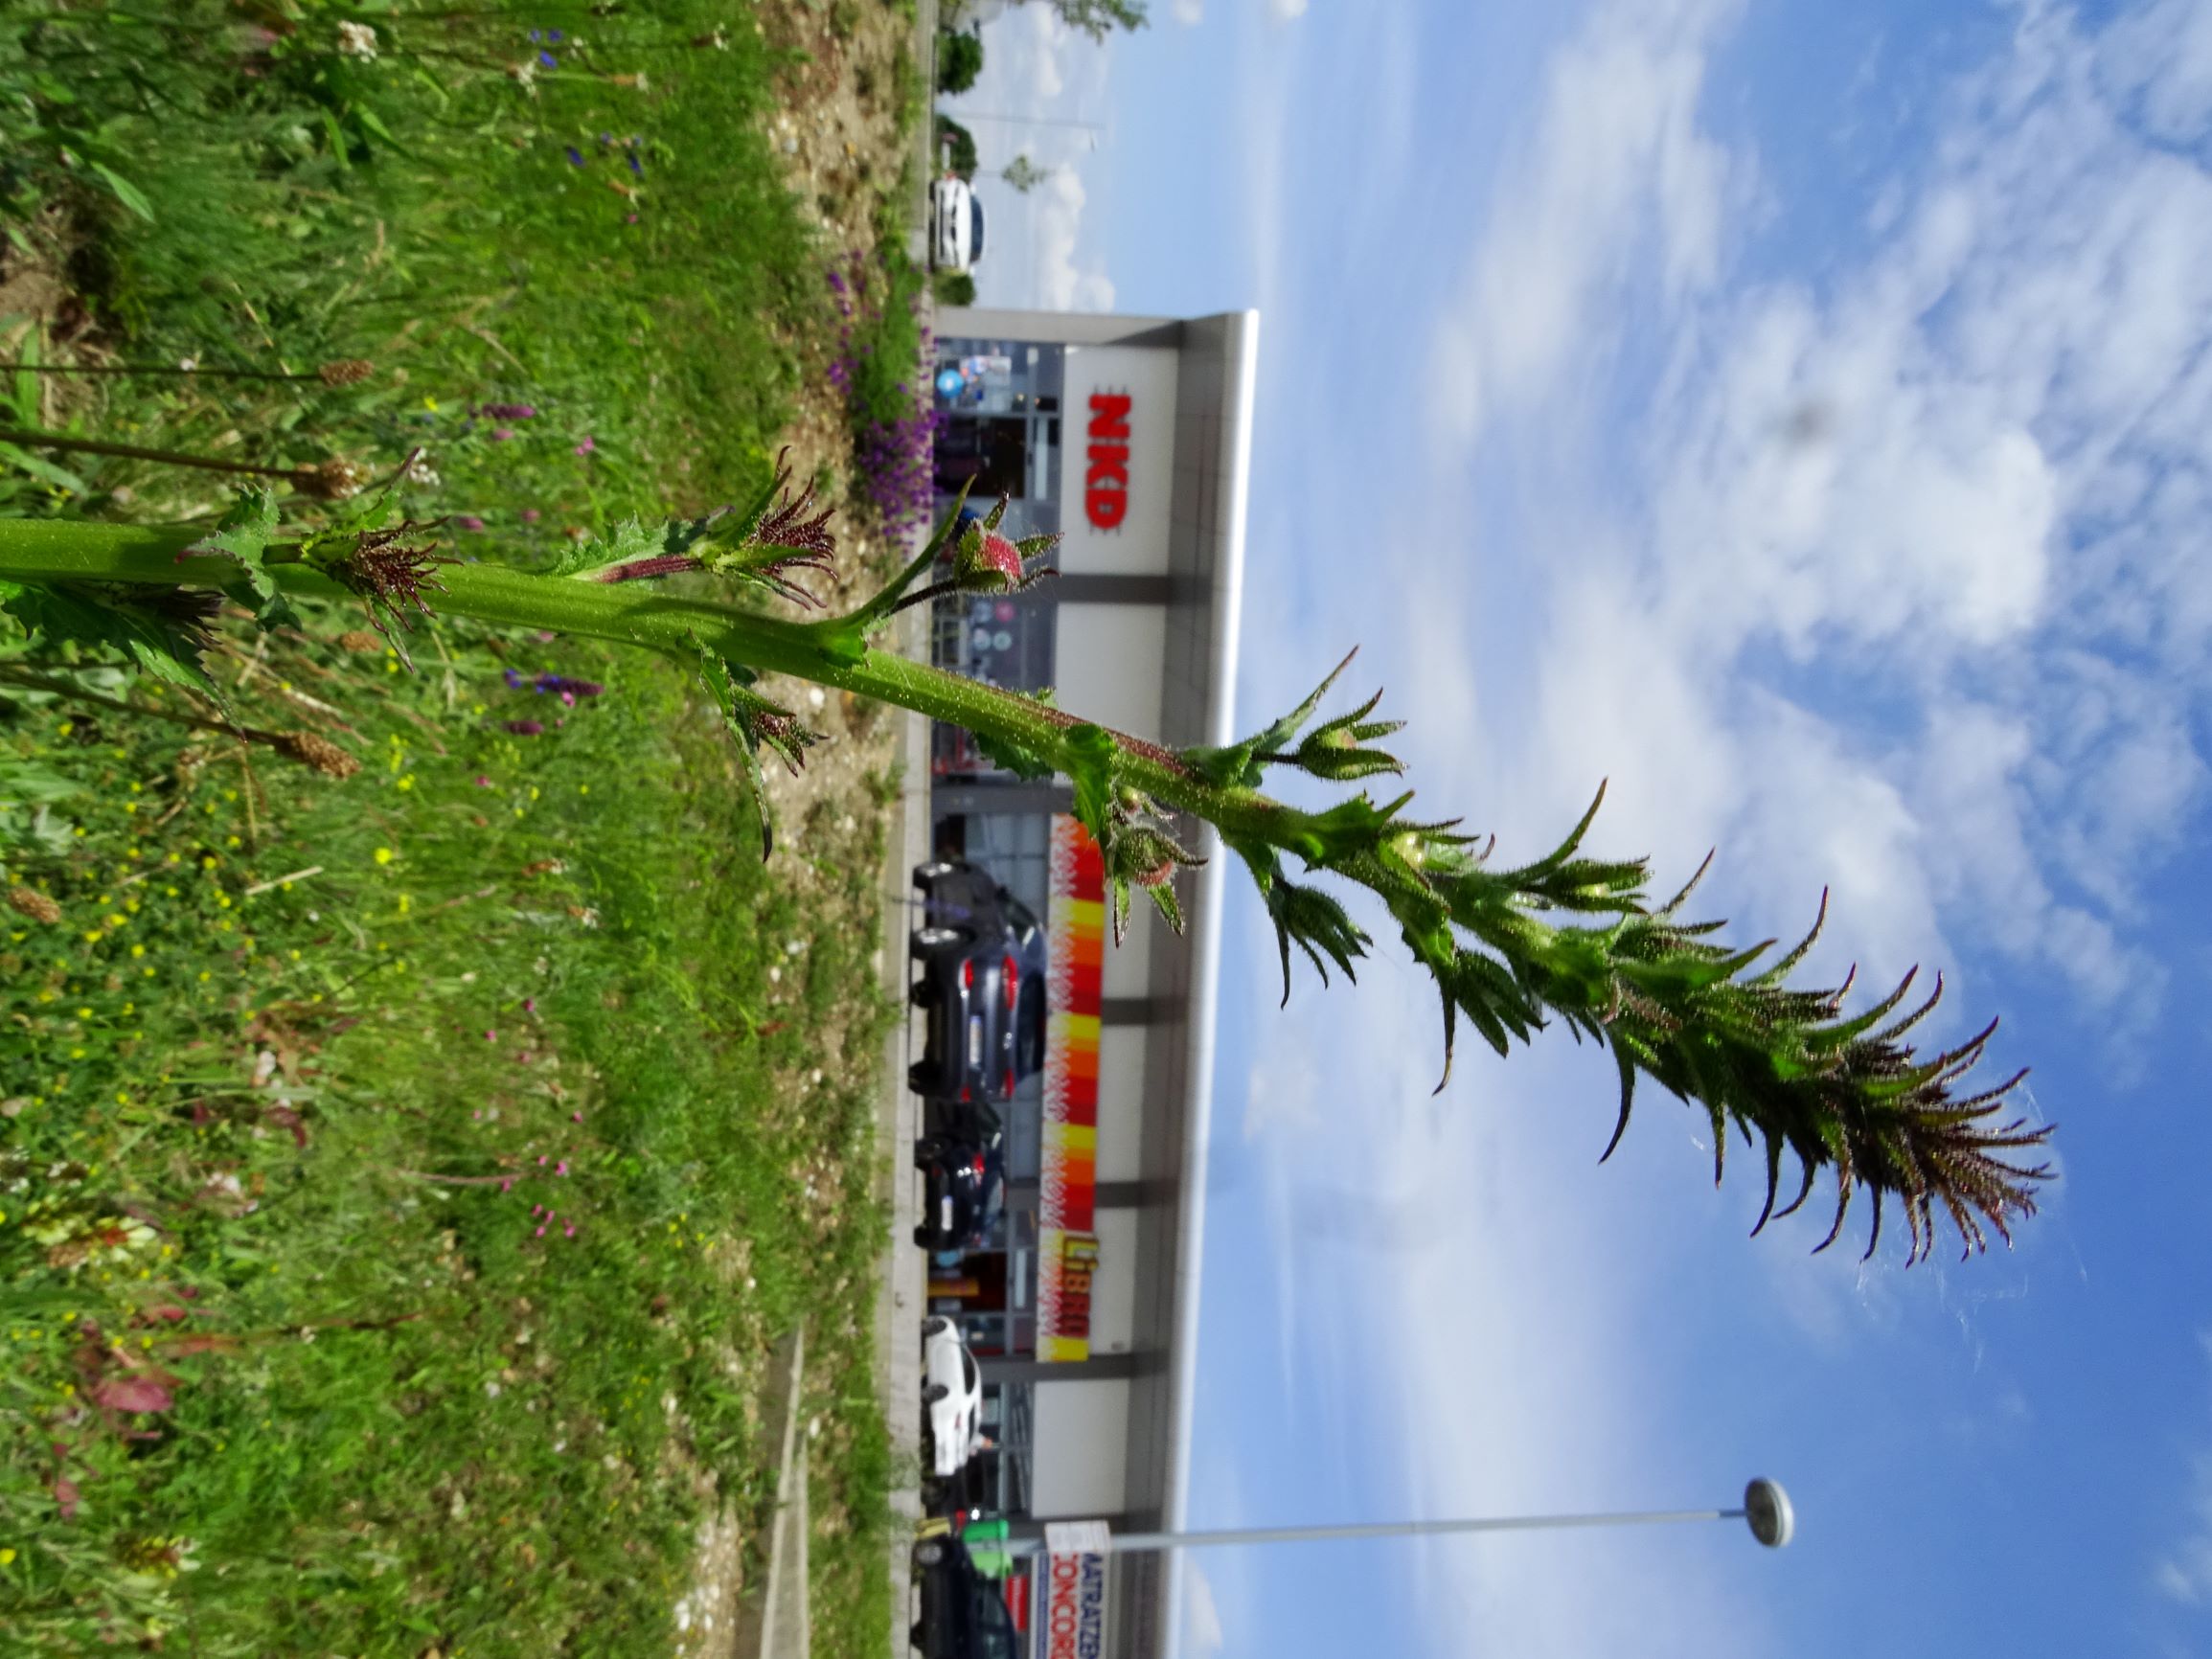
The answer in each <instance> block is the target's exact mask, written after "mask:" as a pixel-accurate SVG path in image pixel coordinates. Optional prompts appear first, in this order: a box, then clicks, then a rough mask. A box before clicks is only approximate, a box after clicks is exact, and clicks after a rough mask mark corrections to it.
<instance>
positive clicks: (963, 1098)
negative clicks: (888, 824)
mask: <svg viewBox="0 0 2212 1659" xmlns="http://www.w3.org/2000/svg"><path fill="white" fill-rule="evenodd" d="M914 885H915V886H916V887H917V888H919V889H920V890H921V893H922V916H921V920H920V924H919V925H918V926H917V927H916V928H915V929H914V933H913V938H912V942H911V945H910V948H911V950H912V953H913V957H914V962H915V964H916V966H918V967H919V968H920V969H921V971H920V973H918V974H917V975H916V977H915V979H914V982H913V985H912V987H911V989H910V993H909V994H910V995H911V996H912V998H913V1001H914V1003H915V1005H916V1006H917V1007H920V1008H924V1009H926V1010H927V1011H928V1012H929V1018H928V1021H927V1031H928V1035H927V1037H926V1038H925V1039H924V1046H923V1055H922V1058H920V1059H919V1060H916V1061H915V1062H914V1064H913V1065H912V1066H911V1067H910V1068H908V1071H907V1074H906V1081H907V1084H908V1086H909V1087H911V1088H912V1089H913V1090H914V1092H915V1093H916V1094H918V1095H922V1096H924V1097H926V1098H928V1099H931V1100H938V1101H946V1102H954V1103H958V1104H968V1103H972V1102H1003V1101H1008V1100H1011V1099H1013V1098H1014V1091H1015V1085H1016V1084H1017V1083H1019V1082H1020V1081H1021V1079H1024V1078H1027V1077H1032V1076H1034V1075H1035V1074H1036V1073H1037V1072H1038V1070H1039V1069H1040V1068H1041V1067H1042V1066H1043V1064H1044V1000H1045V998H1044V989H1045V987H1044V980H1045V969H1046V966H1047V963H1046V956H1045V937H1044V928H1043V925H1042V924H1041V923H1040V922H1038V920H1037V918H1036V917H1035V916H1034V915H1032V914H1031V913H1030V911H1029V909H1028V907H1027V906H1025V905H1024V904H1022V902H1021V901H1020V900H1019V899H1017V898H1015V897H1014V896H1013V895H1012V894H1010V893H1008V892H1007V890H1006V889H1005V888H1003V887H1001V886H1000V885H999V884H998V882H997V880H996V878H994V877H993V876H992V874H991V873H990V872H989V871H987V870H985V869H983V868H982V867H981V866H980V865H975V864H970V863H969V862H968V860H966V859H965V858H940V859H934V860H932V861H931V862H929V863H927V864H921V865H917V866H916V867H915V870H914Z"/></svg>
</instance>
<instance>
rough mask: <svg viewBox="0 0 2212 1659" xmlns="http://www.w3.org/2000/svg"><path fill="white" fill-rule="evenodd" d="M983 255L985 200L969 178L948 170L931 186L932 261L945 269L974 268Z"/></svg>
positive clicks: (930, 228)
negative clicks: (983, 202)
mask: <svg viewBox="0 0 2212 1659" xmlns="http://www.w3.org/2000/svg"><path fill="white" fill-rule="evenodd" d="M982 258H983V204H982V203H981V202H979V201H977V200H976V199H975V191H974V189H973V187H972V186H970V185H969V182H968V181H967V180H966V179H964V178H961V177H959V176H958V175H957V174H954V173H946V175H945V176H944V177H943V178H940V179H936V180H934V181H932V182H931V184H930V186H929V262H930V263H931V264H932V265H933V266H935V267H936V268H937V269H938V270H941V271H971V270H973V269H974V268H975V264H976V261H979V260H981V259H982Z"/></svg>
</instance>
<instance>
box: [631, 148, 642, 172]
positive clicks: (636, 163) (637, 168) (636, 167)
mask: <svg viewBox="0 0 2212 1659" xmlns="http://www.w3.org/2000/svg"><path fill="white" fill-rule="evenodd" d="M629 170H630V171H632V172H634V173H635V174H637V176H638V177H640V178H643V177H645V163H644V162H642V161H640V160H638V158H637V152H636V151H635V150H632V151H631V152H630V155H629Z"/></svg>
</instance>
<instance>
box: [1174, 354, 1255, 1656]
mask: <svg viewBox="0 0 2212 1659" xmlns="http://www.w3.org/2000/svg"><path fill="white" fill-rule="evenodd" d="M1223 320H1224V321H1225V322H1226V323H1227V324H1228V326H1229V327H1228V339H1227V342H1226V350H1225V352H1224V355H1225V357H1226V359H1227V361H1226V363H1225V365H1224V368H1225V371H1226V373H1225V375H1224V378H1230V377H1233V379H1232V383H1233V384H1234V386H1235V387H1236V392H1235V395H1234V396H1233V397H1231V398H1226V399H1224V409H1223V415H1222V423H1223V426H1224V427H1225V428H1226V430H1224V431H1223V432H1222V434H1221V437H1222V447H1223V448H1224V449H1225V450H1226V451H1227V452H1228V454H1229V456H1230V458H1231V459H1230V464H1229V500H1228V504H1227V511H1226V514H1225V515H1224V520H1223V522H1224V524H1225V527H1226V534H1224V535H1223V536H1222V538H1221V539H1222V546H1221V557H1220V564H1219V565H1218V566H1217V568H1216V570H1215V573H1214V581H1215V591H1216V592H1217V593H1219V594H1220V595H1221V596H1222V597H1223V600H1224V601H1225V602H1223V603H1221V604H1220V606H1219V607H1218V609H1217V611H1216V613H1215V614H1216V616H1217V618H1218V619H1219V620H1218V623H1217V626H1216V632H1215V636H1214V642H1213V645H1214V650H1213V655H1214V663H1213V675H1212V685H1211V687H1210V691H1209V707H1208V709H1207V711H1206V726H1207V732H1208V737H1207V741H1208V742H1210V743H1216V744H1220V743H1230V742H1234V741H1235V740H1236V731H1235V721H1236V703H1237V655H1238V649H1239V646H1240V642H1241V635H1242V632H1243V584H1244V531H1245V526H1246V522H1247V519H1248V517H1249V510H1250V496H1251V478H1252V415H1253V409H1254V405H1255V401H1256V396H1257V391H1256V389H1257V385H1258V371H1259V360H1260V313H1259V312H1258V311H1256V310H1244V311H1237V312H1231V313H1229V314H1228V315H1227V316H1226V317H1225V318H1224V319H1223ZM1198 887H1199V891H1200V896H1201V902H1200V903H1198V904H1197V905H1195V906H1193V909H1194V910H1195V911H1196V912H1197V914H1196V916H1195V917H1194V919H1193V931H1194V933H1195V934H1196V935H1197V937H1196V938H1194V939H1193V940H1192V941H1191V949H1192V951H1193V953H1194V967H1195V970H1196V971H1195V972H1194V974H1193V976H1192V986H1191V1020H1190V1027H1189V1029H1190V1032H1191V1055H1190V1059H1189V1062H1188V1066H1187V1069H1186V1071H1185V1077H1186V1079H1188V1080H1187V1082H1186V1085H1185V1086H1186V1087H1187V1088H1188V1090H1189V1096H1188V1098H1187V1099H1186V1100H1185V1102H1184V1106H1183V1156H1182V1184H1183V1202H1182V1208H1181V1213H1180V1215H1179V1216H1178V1219H1177V1227H1176V1239H1175V1336H1174V1351H1173V1352H1174V1374H1173V1375H1174V1381H1173V1388H1172V1390H1171V1395H1170V1398H1171V1400H1172V1402H1173V1403H1172V1410H1173V1412H1174V1434H1173V1440H1172V1445H1173V1448H1174V1449H1173V1451H1172V1452H1171V1454H1170V1455H1171V1460H1172V1461H1171V1466H1170V1468H1169V1471H1168V1482H1167V1505H1166V1517H1165V1518H1166V1521H1167V1527H1168V1530H1169V1531H1170V1532H1178V1531H1180V1530H1181V1529H1182V1528H1183V1526H1184V1525H1185V1521H1186V1515H1187V1511H1188V1510H1189V1507H1190V1486H1191V1414H1192V1407H1193V1405H1194V1403H1195V1401H1196V1398H1197V1372H1198V1288H1199V1280H1200V1260H1199V1258H1200V1253H1201V1246H1202V1244H1203V1240H1204V1237H1205V1220H1206V1139H1207V1131H1208V1128H1209V1126H1210V1124H1211V1119H1212V1108H1213V1092H1214V1021H1215V1018H1216V1015H1217V1012H1218V1008H1217V1004H1218V1002H1219V998H1220V962H1221V930H1222V910H1223V900H1224V899H1225V898H1226V896H1227V888H1228V860H1227V859H1226V858H1225V857H1222V856H1220V855H1219V853H1217V855H1216V856H1215V857H1214V858H1212V859H1210V860H1208V861H1207V863H1206V864H1204V865H1203V866H1202V867H1201V868H1200V869H1199V871H1198ZM1165 1565H1166V1568H1167V1571H1166V1572H1165V1573H1164V1574H1163V1575H1162V1584H1161V1598H1162V1606H1161V1609H1160V1612H1161V1619H1160V1654H1161V1659H1174V1656H1175V1654H1176V1651H1177V1649H1178V1648H1179V1647H1180V1646H1181V1641H1182V1617H1183V1558H1182V1553H1181V1552H1180V1551H1170V1552H1169V1554H1168V1556H1167V1559H1166V1562H1165Z"/></svg>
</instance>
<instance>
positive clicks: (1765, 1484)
mask: <svg viewBox="0 0 2212 1659" xmlns="http://www.w3.org/2000/svg"><path fill="white" fill-rule="evenodd" d="M1676 1521H1742V1522H1744V1523H1745V1525H1746V1526H1747V1527H1749V1528H1750V1530H1751V1535H1752V1536H1753V1537H1754V1538H1756V1539H1758V1540H1759V1542H1760V1543H1762V1544H1764V1545H1766V1546H1767V1548H1768V1549H1770V1550H1779V1549H1780V1548H1781V1547H1782V1546H1783V1545H1785V1544H1787V1543H1788V1542H1789V1541H1790V1538H1791V1536H1792V1535H1794V1534H1795V1533H1796V1530H1797V1524H1796V1517H1795V1515H1794V1514H1793V1512H1792V1511H1791V1510H1790V1494H1789V1493H1788V1492H1785V1491H1784V1490H1783V1489H1782V1488H1781V1485H1780V1484H1779V1483H1778V1482H1775V1481H1770V1480H1764V1479H1762V1480H1755V1481H1753V1482H1752V1483H1751V1484H1750V1485H1749V1486H1747V1487H1745V1489H1744V1502H1743V1504H1742V1506H1741V1507H1740V1508H1737V1509H1733V1510H1642V1511H1630V1512H1628V1513H1624V1514H1611V1515H1512V1516H1491V1517H1484V1518H1481V1519H1475V1520H1450V1521H1376V1522H1367V1523H1361V1524H1356V1525H1351V1526H1335V1527H1245V1528H1237V1529H1228V1530H1223V1531H1218V1532H1201V1533H1118V1534H1111V1535H1110V1536H1109V1535H1108V1534H1106V1529H1105V1528H1104V1527H1103V1526H1099V1527H1097V1530H1096V1532H1095V1533H1093V1534H1090V1535H1089V1536H1088V1537H1087V1538H1085V1540H1084V1541H1083V1544H1081V1545H1079V1546H1078V1547H1079V1548H1082V1549H1084V1550H1087V1551H1089V1552H1091V1553H1097V1554H1105V1553H1111V1554H1113V1555H1117V1556H1118V1555H1126V1554H1130V1553H1134V1552H1138V1551H1158V1550H1187V1549H1197V1548H1202V1547H1205V1546H1208V1545H1215V1544H1297V1543H1318V1542H1321V1541H1323V1540H1327V1539H1338V1538H1423V1537H1439V1536H1444V1535H1448V1534H1458V1533H1515V1532H1531V1533H1533V1532H1559V1531H1564V1530H1566V1529H1569V1528H1580V1527H1635V1526H1655V1525H1663V1524H1666V1523H1670V1522H1676ZM1094 1524H1095V1523H1094ZM1002 1547H1003V1549H1004V1550H1005V1552H1006V1553H1007V1554H1008V1555H1016V1556H1038V1555H1045V1554H1047V1553H1055V1554H1057V1553H1060V1551H1058V1550H1056V1549H1055V1548H1054V1545H1053V1543H1052V1540H1051V1538H1050V1537H1049V1536H1047V1537H1044V1538H1025V1539H1009V1540H1007V1542H1006V1543H1005V1544H1004V1545H1003V1546H1002Z"/></svg>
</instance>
